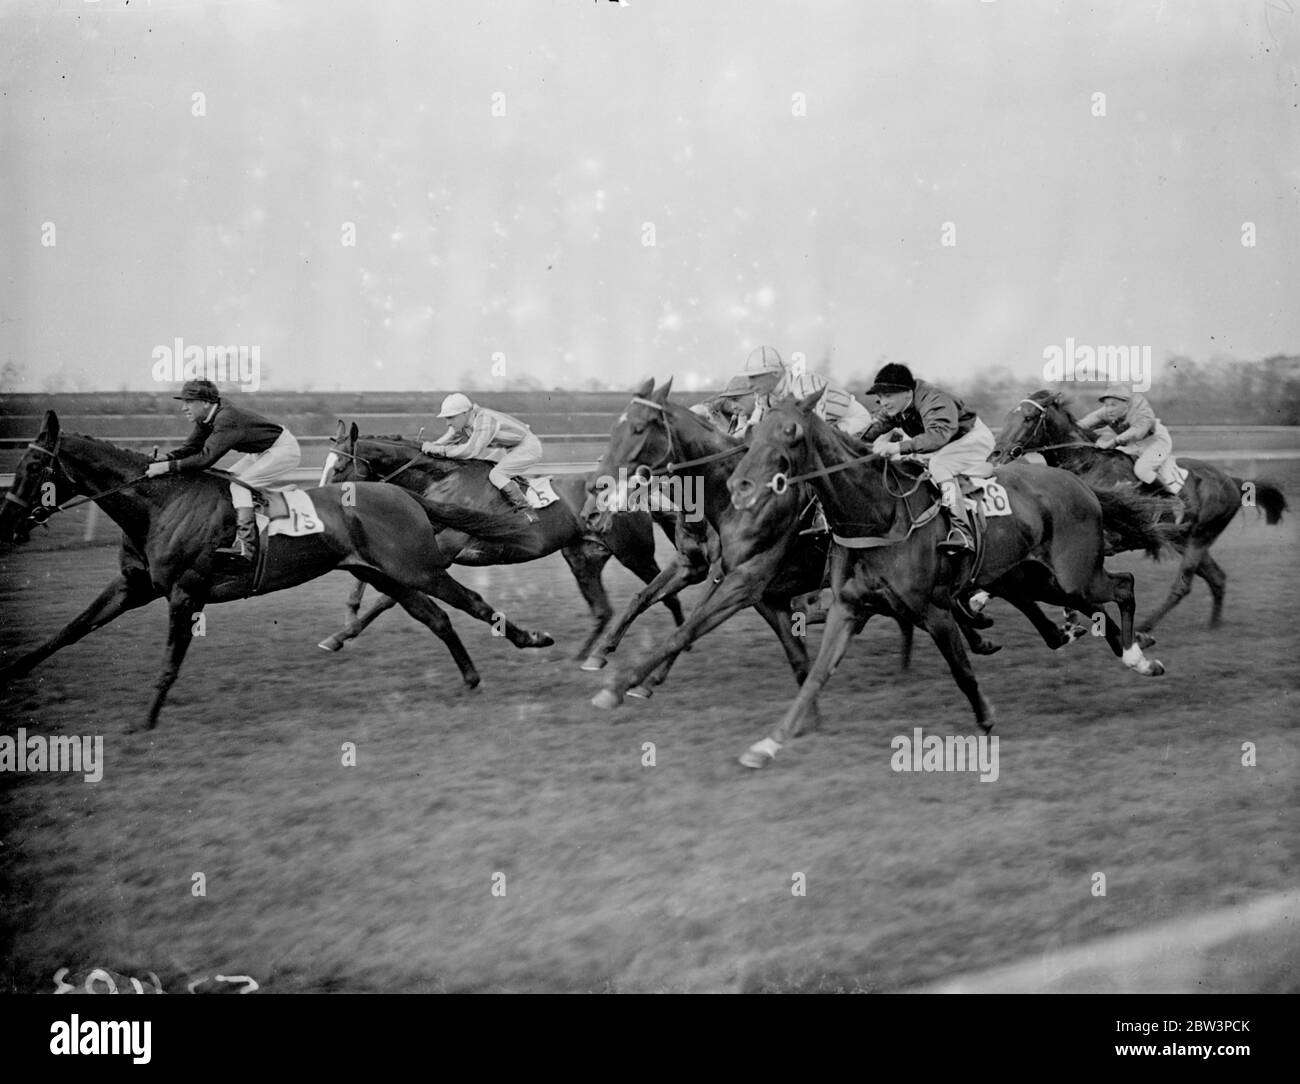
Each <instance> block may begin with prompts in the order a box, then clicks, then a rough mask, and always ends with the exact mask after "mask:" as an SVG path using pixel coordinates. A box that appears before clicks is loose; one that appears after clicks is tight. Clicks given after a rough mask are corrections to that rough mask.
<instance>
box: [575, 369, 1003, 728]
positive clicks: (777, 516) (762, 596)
mask: <svg viewBox="0 0 1300 1084" xmlns="http://www.w3.org/2000/svg"><path fill="white" fill-rule="evenodd" d="M671 389H672V380H671V379H669V380H668V381H667V383H665V384H663V385H662V386H661V387H659V388H658V389H657V390H655V387H654V381H653V380H649V381H647V382H646V383H645V384H644V385H643V386H642V387H641V388H640V389H639V390H638V391H637V393H636V396H635V398H634V399H633V400H632V402H631V403H630V404H629V406H628V408H627V410H626V411H624V413H623V415H622V416H621V417H620V418H619V420H618V421H617V422H616V423H615V425H614V428H613V430H612V431H611V433H610V441H609V448H608V449H606V451H605V454H604V456H602V457H601V460H600V466H599V467H598V468H597V472H598V473H599V474H600V475H601V478H602V479H603V480H604V481H605V484H606V486H607V487H608V492H607V493H606V494H605V495H604V496H603V497H601V496H597V495H595V494H593V495H592V497H591V498H589V500H588V514H597V513H596V509H597V507H598V506H600V505H602V504H603V505H604V507H603V508H601V509H600V512H599V513H598V514H604V515H608V514H609V513H610V512H611V511H612V510H613V509H614V507H615V506H616V505H620V504H621V502H623V501H625V500H626V499H627V493H626V489H627V487H626V485H624V484H623V483H622V481H621V480H625V479H628V478H629V477H634V478H639V479H642V480H646V481H648V480H649V479H651V478H660V477H662V476H664V475H668V476H671V477H676V478H682V477H683V476H685V477H688V478H696V479H699V480H700V482H701V484H700V485H699V486H698V487H686V486H684V485H683V486H682V487H680V488H681V489H683V490H688V489H689V488H695V489H696V496H697V497H698V498H699V499H700V504H699V506H697V507H694V508H680V509H679V511H678V517H679V524H678V531H677V539H678V559H677V561H676V562H675V563H674V565H673V566H672V567H671V568H669V569H667V570H665V571H664V573H663V574H662V575H660V577H659V578H658V579H657V580H656V581H655V582H654V583H652V584H650V586H649V587H647V588H646V589H645V590H644V591H641V592H639V593H638V594H637V595H636V596H635V597H634V598H633V599H632V601H631V603H629V605H628V608H627V610H626V611H625V612H624V614H623V615H622V617H620V618H619V621H618V622H617V623H616V624H615V625H614V627H613V628H611V629H610V631H609V632H608V633H607V634H606V637H605V640H604V641H603V642H602V643H601V644H600V645H599V648H598V653H597V654H596V655H594V656H593V657H592V659H590V660H589V661H588V663H587V664H586V666H585V667H584V668H587V669H595V668H599V667H600V666H603V665H604V662H605V655H607V654H608V653H609V652H611V651H613V650H614V648H615V647H616V646H617V645H618V642H619V640H620V638H621V637H622V635H623V634H624V633H625V632H626V631H627V628H628V626H629V625H630V624H631V623H632V621H633V620H635V618H636V617H637V615H638V614H640V613H641V612H642V611H644V610H645V609H646V607H648V606H650V605H652V604H653V603H654V602H656V601H658V600H659V599H661V598H663V597H665V596H667V595H670V594H672V593H676V592H678V591H680V590H681V589H682V588H683V587H686V586H688V585H690V584H695V583H699V582H701V581H702V580H703V579H704V578H705V577H706V576H708V575H709V574H710V572H712V573H713V574H712V577H711V578H710V582H709V587H708V590H707V593H706V594H705V596H704V598H703V599H701V601H700V602H699V604H698V605H697V606H696V607H695V609H694V610H693V611H692V613H691V615H690V617H689V618H687V621H686V624H684V625H683V626H682V627H681V628H680V629H678V630H677V631H676V632H674V633H673V634H672V635H671V636H669V637H668V638H667V639H666V640H665V641H664V642H663V643H662V644H660V645H659V646H658V647H657V648H656V649H655V650H654V651H652V652H650V653H648V654H646V655H644V656H642V657H641V658H639V659H638V660H637V661H636V662H635V664H634V665H632V666H630V667H628V668H626V669H624V668H622V667H617V668H615V671H614V672H613V673H612V674H611V676H610V677H609V678H608V679H607V680H606V682H605V687H604V688H603V689H602V690H601V691H600V692H599V693H598V694H597V695H596V697H595V699H593V701H592V703H593V704H595V705H596V706H597V707H600V708H614V707H617V706H618V705H619V704H620V703H621V702H622V699H623V696H624V694H627V693H629V692H631V693H632V694H633V695H643V696H645V695H649V693H650V689H651V688H652V687H653V686H654V685H655V684H658V683H659V682H660V681H662V680H663V678H664V675H665V674H666V673H667V670H668V668H669V667H670V666H671V665H672V663H673V660H675V659H676V658H677V656H678V655H679V654H680V653H681V652H682V651H683V650H685V649H686V648H687V647H688V646H689V645H690V644H692V643H693V642H694V641H695V640H697V639H699V638H700V637H701V636H703V635H705V634H706V633H708V632H710V631H712V630H713V629H714V628H716V627H717V626H718V625H720V624H722V623H723V622H724V621H726V620H728V619H729V618H730V617H732V616H733V615H734V614H736V613H738V612H739V611H741V610H743V609H745V608H747V607H750V606H752V607H753V608H754V609H755V610H757V611H758V613H759V614H761V615H762V617H763V619H764V620H765V621H766V622H767V623H768V625H769V626H771V628H772V631H773V632H774V633H776V636H777V639H778V640H780V642H781V646H782V647H783V648H784V649H785V653H786V658H787V660H788V661H789V663H790V668H791V670H792V671H793V673H794V677H795V681H796V682H798V683H800V684H802V683H803V681H804V678H805V677H806V676H807V673H808V651H807V648H806V647H805V645H804V641H803V638H802V637H801V636H798V635H796V634H795V633H794V623H793V609H792V602H793V600H794V599H797V598H799V597H800V596H803V595H807V594H809V593H811V592H814V591H820V590H821V588H822V586H823V584H824V583H825V576H826V550H827V536H826V534H825V533H824V532H817V533H800V532H799V530H798V525H799V522H800V518H801V513H802V512H803V511H804V510H805V509H807V507H808V505H809V504H810V503H811V496H812V494H811V492H810V491H808V490H805V489H802V488H795V489H791V490H790V492H789V493H788V494H786V495H784V496H782V497H781V498H779V499H777V500H773V501H770V502H768V504H767V505H766V506H765V507H764V509H763V510H762V513H761V514H758V515H755V514H752V513H750V512H742V511H738V510H737V509H735V508H733V507H732V505H731V502H730V499H729V497H728V494H727V488H726V480H727V477H728V476H729V475H730V474H731V470H732V466H733V464H734V463H735V462H736V460H737V458H738V457H739V456H740V455H741V454H742V453H743V452H744V450H745V446H744V445H743V444H741V443H740V442H739V441H737V440H735V439H734V438H732V437H729V436H726V435H725V434H723V433H720V432H718V431H717V430H716V429H715V428H714V427H713V426H712V425H710V424H709V423H708V422H707V421H705V420H703V419H702V418H700V417H698V416H697V415H695V414H693V413H691V411H689V410H687V409H686V408H685V407H683V406H678V405H677V404H675V403H671V402H669V401H668V393H669V392H670V391H671ZM690 467H697V468H698V473H694V474H692V475H684V472H685V471H686V470H687V468H690ZM616 480H617V482H618V484H614V485H611V483H615V482H616ZM710 528H712V531H713V534H712V535H710V534H709V529H710ZM970 635H971V636H972V637H973V642H974V643H977V644H980V645H981V646H983V649H984V650H985V651H988V650H990V648H989V647H987V646H984V645H983V641H981V640H980V639H979V635H978V633H975V632H974V631H973V630H972V631H971V633H970ZM911 643H912V634H911V628H910V626H906V625H904V626H903V646H902V658H903V665H904V666H906V665H907V660H908V658H909V656H910V653H911ZM991 650H996V647H993V648H991Z"/></svg>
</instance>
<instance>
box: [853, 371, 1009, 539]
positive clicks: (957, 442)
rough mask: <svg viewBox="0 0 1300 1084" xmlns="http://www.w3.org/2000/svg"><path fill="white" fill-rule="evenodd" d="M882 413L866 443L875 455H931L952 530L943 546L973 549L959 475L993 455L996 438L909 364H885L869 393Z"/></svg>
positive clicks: (865, 437)
mask: <svg viewBox="0 0 1300 1084" xmlns="http://www.w3.org/2000/svg"><path fill="white" fill-rule="evenodd" d="M867 394H868V395H874V396H875V397H876V402H877V403H879V405H880V409H879V412H878V413H877V416H876V421H875V423H874V424H873V425H872V426H871V428H870V429H868V430H867V431H866V432H865V433H864V434H863V435H862V439H863V440H866V441H871V442H872V447H871V450H872V451H873V452H875V453H876V454H877V455H884V456H889V457H890V458H895V457H897V456H900V455H909V454H913V453H926V454H928V455H929V464H928V467H929V471H930V477H931V478H933V479H934V481H935V483H936V484H937V485H938V486H939V491H940V494H941V498H940V499H941V500H942V502H943V506H944V507H945V508H947V509H948V511H949V512H950V513H951V514H952V521H953V529H952V530H951V531H949V533H948V537H947V538H946V539H944V541H942V542H940V543H939V547H940V548H941V549H946V550H974V548H975V540H974V536H973V535H972V534H971V529H970V521H969V520H968V519H967V518H966V506H965V504H964V503H963V501H962V497H961V491H960V489H959V488H958V486H957V479H956V476H957V475H958V474H962V473H964V472H965V471H967V470H972V469H974V468H976V467H980V466H982V465H983V464H984V463H985V462H986V461H987V460H988V457H989V456H990V455H992V454H993V434H992V433H991V432H990V431H989V427H988V426H987V425H985V424H984V423H983V422H982V421H980V419H979V416H978V415H977V414H976V413H975V412H974V411H973V410H970V409H968V408H967V407H966V406H964V405H963V404H962V401H961V400H960V399H957V398H956V397H954V396H952V395H949V394H948V393H947V392H946V391H943V390H942V389H941V388H936V387H935V386H934V385H933V384H927V383H926V382H925V381H923V380H917V379H916V378H915V377H914V376H913V375H912V371H911V370H910V369H909V368H908V367H907V366H906V365H895V364H890V365H886V366H885V367H884V368H882V369H881V370H880V372H878V373H877V374H876V380H875V383H873V384H872V385H871V387H870V388H869V389H867Z"/></svg>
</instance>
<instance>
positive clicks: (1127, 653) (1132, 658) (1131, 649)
mask: <svg viewBox="0 0 1300 1084" xmlns="http://www.w3.org/2000/svg"><path fill="white" fill-rule="evenodd" d="M1120 658H1121V659H1123V661H1124V665H1125V666H1127V667H1128V668H1129V669H1130V670H1136V669H1137V668H1138V667H1139V666H1141V665H1142V664H1143V663H1144V662H1145V661H1146V656H1145V655H1143V654H1142V648H1141V647H1140V646H1139V644H1138V643H1137V641H1136V640H1135V641H1133V643H1132V644H1130V645H1129V646H1128V647H1126V648H1125V649H1124V654H1123V655H1121V656H1120Z"/></svg>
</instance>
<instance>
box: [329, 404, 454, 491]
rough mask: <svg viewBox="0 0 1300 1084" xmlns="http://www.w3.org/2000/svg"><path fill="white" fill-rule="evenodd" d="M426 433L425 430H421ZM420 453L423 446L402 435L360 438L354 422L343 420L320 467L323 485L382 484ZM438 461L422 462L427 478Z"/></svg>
mask: <svg viewBox="0 0 1300 1084" xmlns="http://www.w3.org/2000/svg"><path fill="white" fill-rule="evenodd" d="M421 432H423V430H422V431H421ZM419 454H420V445H419V443H418V442H416V441H409V440H407V439H406V438H405V437H402V436H400V435H399V436H391V437H387V436H385V437H371V436H364V437H363V436H361V435H360V433H359V432H358V430H357V425H356V423H355V422H353V423H352V425H351V426H349V425H348V424H347V423H346V422H344V421H343V420H342V419H341V418H340V419H339V424H338V428H337V429H336V430H335V432H334V439H333V441H332V442H331V443H330V450H329V454H328V455H326V456H325V465H324V467H322V468H321V476H320V484H321V485H328V484H329V483H331V482H379V481H382V480H384V478H385V477H386V476H387V475H389V474H391V473H392V472H394V471H396V470H398V469H399V468H400V467H401V466H403V465H404V464H406V463H409V462H410V460H411V458H412V457H413V456H417V455H419ZM437 462H438V461H437V460H434V459H432V458H430V459H428V460H427V461H426V462H424V463H422V466H423V467H424V468H425V470H424V473H425V475H427V474H428V471H429V470H430V469H431V468H432V465H433V464H436V463H437Z"/></svg>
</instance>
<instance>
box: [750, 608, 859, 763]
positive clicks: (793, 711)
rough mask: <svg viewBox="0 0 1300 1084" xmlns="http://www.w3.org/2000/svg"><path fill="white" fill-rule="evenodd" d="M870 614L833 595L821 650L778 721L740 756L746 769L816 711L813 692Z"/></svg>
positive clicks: (764, 758)
mask: <svg viewBox="0 0 1300 1084" xmlns="http://www.w3.org/2000/svg"><path fill="white" fill-rule="evenodd" d="M870 616H871V614H870V611H868V612H867V613H866V614H863V613H862V606H861V604H860V603H859V602H856V601H855V602H846V601H845V600H844V597H843V594H842V593H841V594H839V595H837V596H836V598H835V600H834V602H832V603H831V608H830V611H829V612H828V613H827V615H826V628H825V631H824V632H823V633H822V643H821V649H820V650H819V651H818V652H817V659H816V661H815V662H814V663H813V666H812V670H811V671H810V672H809V674H808V676H807V678H805V679H804V681H803V683H802V684H801V685H800V686H799V695H798V696H796V697H795V698H794V702H793V703H792V704H791V705H790V706H789V707H788V708H787V709H786V712H785V714H784V715H783V716H782V717H781V721H780V722H778V723H777V724H776V726H775V727H774V728H773V730H772V732H771V733H770V734H768V736H767V737H766V738H762V739H760V740H759V741H756V742H755V743H754V744H753V745H751V746H750V747H749V748H748V749H746V750H745V751H744V753H742V754H741V756H740V763H741V764H743V765H744V766H745V767H746V768H762V767H763V766H764V765H766V764H767V763H768V762H770V761H771V760H772V758H773V757H775V756H776V754H777V753H779V752H780V751H781V747H782V746H783V745H784V744H785V743H786V742H788V741H790V740H791V739H792V738H794V737H796V736H797V735H798V734H799V731H800V730H801V729H802V727H803V722H804V719H805V718H807V717H808V715H809V714H810V713H812V712H814V711H816V704H817V694H818V693H819V692H821V690H822V687H823V686H824V685H825V684H826V682H827V681H829V680H830V676H831V675H832V674H833V673H835V668H836V667H837V666H839V664H840V662H841V660H842V659H843V658H844V654H845V652H846V651H848V648H849V640H851V639H852V638H853V636H854V635H856V634H857V633H858V632H861V631H862V629H863V628H864V627H865V626H866V623H867V621H868V619H869V618H870Z"/></svg>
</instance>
